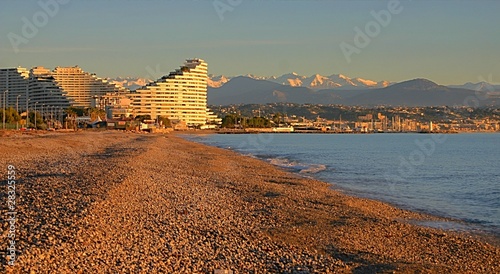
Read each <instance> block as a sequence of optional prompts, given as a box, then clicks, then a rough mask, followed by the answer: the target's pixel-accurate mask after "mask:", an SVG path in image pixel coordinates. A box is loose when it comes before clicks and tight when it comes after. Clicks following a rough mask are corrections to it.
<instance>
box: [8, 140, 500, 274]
mask: <svg viewBox="0 0 500 274" xmlns="http://www.w3.org/2000/svg"><path fill="white" fill-rule="evenodd" d="M0 155H1V157H0V168H1V169H2V171H1V172H2V177H1V178H2V179H1V187H2V190H1V191H0V197H1V201H2V204H1V205H0V209H1V213H2V216H4V218H3V222H2V224H1V225H2V233H1V235H0V244H1V246H2V248H1V251H2V252H4V253H3V254H2V256H1V258H0V260H1V266H0V272H2V273H500V245H499V244H498V239H491V238H487V237H482V236H481V235H475V234H470V233H464V232H453V231H445V230H440V229H436V228H431V227H425V226H419V225H415V223H424V222H426V221H442V222H446V221H448V220H445V219H442V218H439V217H435V216H430V215H424V214H420V213H416V212H411V211H407V210H403V209H399V208H396V207H394V206H391V205H389V204H386V203H383V202H379V201H374V200H368V199H362V198H357V197H352V196H348V195H345V194H343V193H341V192H338V191H335V190H332V189H331V187H330V185H329V184H328V183H325V182H321V181H318V180H315V179H311V178H306V177H301V176H299V175H297V174H293V173H290V172H287V171H285V170H282V169H279V168H277V167H275V166H272V165H270V164H268V163H266V162H264V161H261V160H258V159H254V158H251V157H245V156H242V155H239V154H237V153H236V152H233V151H229V150H224V149H220V148H215V147H209V146H205V145H202V144H198V143H193V142H190V141H187V140H184V139H182V138H181V137H179V136H177V135H176V134H135V133H125V132H113V131H102V132H92V131H83V132H82V131H80V132H68V133H45V134H26V133H24V134H21V133H16V134H10V135H7V134H4V135H3V136H0ZM9 165H11V166H13V167H15V171H16V185H15V192H16V193H15V194H16V195H15V210H16V212H17V214H16V220H15V250H16V257H15V262H14V263H13V265H9V264H8V262H9V261H10V260H11V258H10V257H9V256H10V255H8V252H7V251H6V250H7V248H8V246H9V236H8V234H9V228H10V224H9V222H8V221H7V220H6V218H5V216H7V212H8V211H9V208H8V207H7V192H8V189H7V178H6V177H7V171H8V166H9Z"/></svg>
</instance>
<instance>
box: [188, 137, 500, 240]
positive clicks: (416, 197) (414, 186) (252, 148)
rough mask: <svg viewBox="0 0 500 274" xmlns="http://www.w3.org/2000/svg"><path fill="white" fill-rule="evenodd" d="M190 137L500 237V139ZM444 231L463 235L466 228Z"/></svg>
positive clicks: (335, 186) (357, 194)
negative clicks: (466, 224) (456, 221)
mask: <svg viewBox="0 0 500 274" xmlns="http://www.w3.org/2000/svg"><path fill="white" fill-rule="evenodd" d="M186 138H188V139H190V140H193V141H197V142H201V143H204V144H208V145H212V146H217V147H222V148H229V149H232V150H236V151H238V152H240V153H242V154H244V155H250V156H253V157H257V158H260V159H263V160H266V161H268V162H270V163H272V164H274V165H278V166H281V167H283V168H286V169H289V170H291V171H293V172H297V173H301V174H303V175H305V176H313V177H315V178H318V179H321V180H324V181H327V182H330V183H331V184H332V186H333V187H334V188H336V189H340V190H342V191H344V192H346V193H348V194H351V195H355V196H361V197H366V198H372V199H377V200H382V201H386V202H390V203H392V204H395V205H397V206H400V207H402V208H406V209H411V210H416V211H421V212H426V213H431V214H434V215H438V216H443V217H452V218H455V219H461V220H463V221H466V222H467V223H468V224H470V227H474V229H476V228H479V229H480V230H483V229H485V230H488V231H491V232H493V233H495V234H497V235H500V134H449V135H441V134H247V135H243V134H242V135H236V134H235V135H233V134H227V135H221V134H212V135H204V136H192V135H191V136H186ZM437 226H439V225H437ZM442 226H443V228H451V229H458V230H460V225H458V224H457V225H456V226H453V225H452V227H447V226H449V224H443V225H442Z"/></svg>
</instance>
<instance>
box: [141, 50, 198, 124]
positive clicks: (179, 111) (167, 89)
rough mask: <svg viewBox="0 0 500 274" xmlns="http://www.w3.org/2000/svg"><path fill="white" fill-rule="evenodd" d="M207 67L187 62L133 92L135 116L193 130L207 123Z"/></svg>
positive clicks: (195, 61) (196, 62)
mask: <svg viewBox="0 0 500 274" xmlns="http://www.w3.org/2000/svg"><path fill="white" fill-rule="evenodd" d="M207 70H208V67H207V63H205V61H204V60H202V59H198V58H195V59H188V60H186V62H185V63H184V65H183V66H181V67H180V68H179V69H176V70H175V71H173V72H171V73H170V74H169V75H165V76H163V77H162V78H160V79H158V80H156V81H155V82H153V83H151V84H148V85H146V86H144V87H142V88H140V89H137V90H136V92H135V94H134V95H133V108H134V114H135V116H139V115H149V116H151V119H156V118H157V117H159V116H164V117H167V118H169V119H170V120H178V121H182V122H185V123H186V124H187V125H190V126H196V125H204V124H206V123H207V118H208V112H207Z"/></svg>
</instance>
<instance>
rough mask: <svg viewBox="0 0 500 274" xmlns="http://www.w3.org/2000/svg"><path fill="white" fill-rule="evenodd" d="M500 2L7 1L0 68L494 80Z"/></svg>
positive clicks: (2, 11) (498, 75) (0, 18)
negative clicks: (186, 66) (199, 69)
mask: <svg viewBox="0 0 500 274" xmlns="http://www.w3.org/2000/svg"><path fill="white" fill-rule="evenodd" d="M498 11H500V2H499V1H480V2H472V1H439V2H430V1H429V2H427V1H411V2H410V1H401V2H399V1H236V0H233V1H228V0H214V1H157V0H147V1H126V2H122V1H116V0H109V1H96V0H92V1H81V0H40V1H3V2H2V3H1V4H0V37H1V39H0V67H17V66H22V67H28V68H29V67H33V66H45V67H56V66H75V65H78V66H80V67H82V68H84V69H85V70H86V71H89V72H94V73H96V74H97V75H98V76H99V77H111V78H113V77H117V76H122V77H126V76H130V77H144V78H149V79H155V78H158V77H161V76H162V74H168V73H169V72H170V71H171V69H172V68H175V67H176V66H177V64H179V63H182V62H183V61H184V60H185V59H188V58H202V59H204V60H206V62H207V63H208V64H209V66H208V72H209V73H210V74H215V75H227V76H236V75H245V74H253V75H258V76H271V75H275V76H280V75H283V74H285V73H290V72H297V73H298V74H301V75H312V74H316V73H318V74H321V75H332V74H345V75H348V76H350V77H361V78H366V79H372V80H377V81H381V80H387V81H391V82H401V81H404V80H408V79H414V78H426V79H429V80H432V81H434V82H436V83H439V84H443V85H449V84H463V83H466V82H474V83H476V82H479V81H488V82H492V83H498V82H500V54H498V53H499V48H500V32H499V30H498V26H499V25H500V18H499V17H498V15H497V13H498Z"/></svg>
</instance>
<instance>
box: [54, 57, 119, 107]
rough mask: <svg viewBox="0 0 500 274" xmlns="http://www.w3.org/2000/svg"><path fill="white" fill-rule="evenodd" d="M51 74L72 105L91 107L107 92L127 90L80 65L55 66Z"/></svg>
mask: <svg viewBox="0 0 500 274" xmlns="http://www.w3.org/2000/svg"><path fill="white" fill-rule="evenodd" d="M52 76H53V77H54V80H55V81H56V82H57V85H58V86H59V87H61V88H62V89H63V90H64V92H65V93H66V96H67V97H68V99H69V101H70V102H71V105H72V106H74V107H92V106H93V105H95V100H96V98H98V97H100V96H105V95H106V94H107V93H125V92H127V90H126V89H125V88H122V87H118V86H116V85H113V84H111V83H109V82H107V81H106V80H104V79H101V78H98V77H96V76H95V74H92V73H88V72H85V71H83V70H82V69H81V68H80V67H78V66H75V67H56V68H55V69H54V70H53V71H52Z"/></svg>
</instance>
